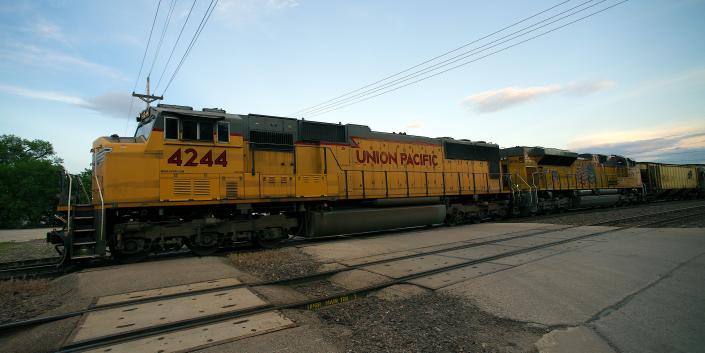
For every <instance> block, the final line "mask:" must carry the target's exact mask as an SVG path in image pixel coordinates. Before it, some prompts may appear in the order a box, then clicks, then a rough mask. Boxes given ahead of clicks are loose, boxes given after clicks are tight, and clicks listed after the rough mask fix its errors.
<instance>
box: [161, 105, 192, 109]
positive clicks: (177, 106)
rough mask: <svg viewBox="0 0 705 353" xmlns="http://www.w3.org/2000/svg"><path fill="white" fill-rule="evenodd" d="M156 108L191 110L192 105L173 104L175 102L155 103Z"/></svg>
mask: <svg viewBox="0 0 705 353" xmlns="http://www.w3.org/2000/svg"><path fill="white" fill-rule="evenodd" d="M157 108H167V109H181V110H193V107H189V106H186V105H175V104H157Z"/></svg>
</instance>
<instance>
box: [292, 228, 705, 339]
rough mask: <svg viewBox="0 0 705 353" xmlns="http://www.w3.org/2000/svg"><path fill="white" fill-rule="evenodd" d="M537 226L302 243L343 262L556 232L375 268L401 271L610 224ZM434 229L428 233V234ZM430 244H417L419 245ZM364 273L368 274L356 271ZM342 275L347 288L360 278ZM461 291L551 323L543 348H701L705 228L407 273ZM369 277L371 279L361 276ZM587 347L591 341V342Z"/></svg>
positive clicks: (490, 308)
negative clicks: (421, 274)
mask: <svg viewBox="0 0 705 353" xmlns="http://www.w3.org/2000/svg"><path fill="white" fill-rule="evenodd" d="M563 227H564V226H558V225H548V224H546V225H540V224H516V223H514V224H496V223H495V224H492V223H487V224H479V225H474V226H467V227H458V228H445V229H439V230H432V231H429V232H428V233H432V234H428V233H427V232H418V233H410V234H399V235H393V236H387V237H383V238H375V239H353V240H350V241H347V242H337V243H331V244H320V245H315V246H309V247H306V248H304V250H305V251H307V252H310V253H312V254H315V255H316V256H317V257H319V258H322V259H325V260H327V261H334V262H339V263H343V264H349V263H354V262H359V261H364V259H365V257H361V256H363V255H364V254H368V255H365V256H366V257H368V258H375V259H377V258H379V257H385V256H390V257H391V256H396V255H399V254H400V253H402V254H405V253H407V252H409V251H419V250H426V249H429V248H443V247H444V246H446V245H445V244H448V243H453V242H454V241H458V240H471V241H473V240H481V239H482V240H484V239H487V238H488V237H493V236H499V237H501V236H502V234H508V233H514V234H516V232H520V231H530V230H535V229H554V230H557V231H555V232H551V233H546V234H543V235H538V236H535V237H529V238H524V239H513V240H509V241H505V242H502V243H501V244H502V245H499V244H496V245H487V246H480V247H475V248H470V249H465V250H456V251H451V252H447V253H441V254H436V255H431V256H428V257H425V258H422V259H417V260H414V261H416V263H414V264H410V263H409V264H398V263H397V264H396V266H389V267H386V266H379V265H377V266H375V267H373V268H370V269H369V271H371V272H374V273H376V274H379V275H383V276H389V277H394V276H399V275H400V274H402V273H405V272H408V271H414V270H415V268H428V267H433V266H438V263H439V261H455V260H456V259H470V258H478V257H483V256H488V255H492V254H494V253H499V252H502V251H506V250H507V248H508V247H517V248H522V247H528V246H532V245H536V244H539V243H541V242H546V241H550V240H552V239H564V238H567V237H572V236H575V235H576V234H587V233H590V232H595V231H600V230H605V229H609V228H608V227H578V228H566V229H565V230H561V228H563ZM429 235H430V236H429ZM426 246H427V247H428V248H423V247H426ZM355 278H356V279H358V280H360V279H361V281H366V280H369V279H370V277H363V276H356V277H355ZM340 282H341V283H344V284H345V285H347V286H348V287H349V286H355V285H362V284H363V283H352V284H351V283H350V282H346V280H345V279H343V280H340ZM411 283H414V284H416V285H420V286H422V287H425V288H429V289H433V290H440V291H444V292H448V293H451V294H456V295H460V296H462V297H465V298H467V299H468V300H470V301H473V302H475V303H477V304H478V305H479V307H480V308H481V309H483V310H485V311H487V312H489V313H492V314H495V315H497V316H500V317H505V318H510V319H513V320H517V321H521V322H531V323H536V324H539V325H545V326H548V327H555V328H556V329H555V330H554V331H552V332H551V333H549V334H547V335H546V336H545V337H543V338H542V340H541V341H539V342H537V347H538V348H539V350H540V351H545V352H578V351H583V352H587V351H590V352H615V351H617V352H665V351H671V352H673V351H680V352H695V351H700V350H702V349H703V347H705V320H704V317H703V314H702V313H705V229H703V228H688V229H685V228H678V229H676V228H653V229H648V228H630V229H624V230H618V231H615V232H611V233H606V234H603V235H600V236H597V237H594V238H586V239H584V240H581V241H578V242H574V243H568V244H565V245H562V246H557V247H550V248H546V249H542V250H538V251H534V252H530V253H526V254H521V255H514V256H509V257H505V258H502V259H497V260H494V261H490V262H487V263H483V264H479V265H477V266H474V267H469V268H467V267H466V268H462V269H458V270H453V271H449V272H444V273H442V274H439V275H434V276H429V277H425V278H421V279H418V280H414V281H411ZM364 284H367V283H364ZM587 347H589V349H588V348H587Z"/></svg>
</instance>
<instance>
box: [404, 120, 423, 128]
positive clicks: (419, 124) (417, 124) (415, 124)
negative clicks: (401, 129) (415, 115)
mask: <svg viewBox="0 0 705 353" xmlns="http://www.w3.org/2000/svg"><path fill="white" fill-rule="evenodd" d="M423 126H424V123H422V122H420V121H414V122H412V123H409V124H408V125H406V128H407V129H420V128H422V127H423Z"/></svg>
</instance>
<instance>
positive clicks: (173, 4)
mask: <svg viewBox="0 0 705 353" xmlns="http://www.w3.org/2000/svg"><path fill="white" fill-rule="evenodd" d="M174 7H176V0H171V6H169V11H168V12H167V13H166V19H164V28H162V35H161V36H160V37H159V44H157V51H155V52H154V58H152V65H151V66H150V67H149V73H148V74H147V76H152V70H153V69H154V64H155V63H156V62H157V58H158V57H159V51H160V50H161V49H162V43H163V42H164V36H165V35H166V31H167V29H169V23H171V16H172V14H173V13H174Z"/></svg>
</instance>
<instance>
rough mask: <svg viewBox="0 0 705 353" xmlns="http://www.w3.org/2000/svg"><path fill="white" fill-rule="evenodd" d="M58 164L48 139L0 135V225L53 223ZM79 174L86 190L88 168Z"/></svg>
mask: <svg viewBox="0 0 705 353" xmlns="http://www.w3.org/2000/svg"><path fill="white" fill-rule="evenodd" d="M62 163H63V160H62V159H61V158H59V156H58V155H57V154H56V151H55V150H54V146H52V144H51V143H50V142H48V141H44V140H28V139H23V138H21V137H18V136H15V135H0V205H2V206H0V228H4V229H7V228H31V227H49V226H52V225H54V222H55V219H54V214H55V213H56V206H57V205H58V201H59V194H60V192H61V181H62V178H64V176H63V175H64V168H63V166H62ZM80 177H81V178H82V180H83V184H84V185H85V187H86V189H87V191H88V192H89V193H90V188H91V187H90V185H91V183H90V179H91V170H90V169H85V170H84V171H83V172H82V173H81V174H80ZM79 187H80V186H79ZM84 198H85V196H84ZM89 198H90V196H89ZM82 201H87V200H82Z"/></svg>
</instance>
